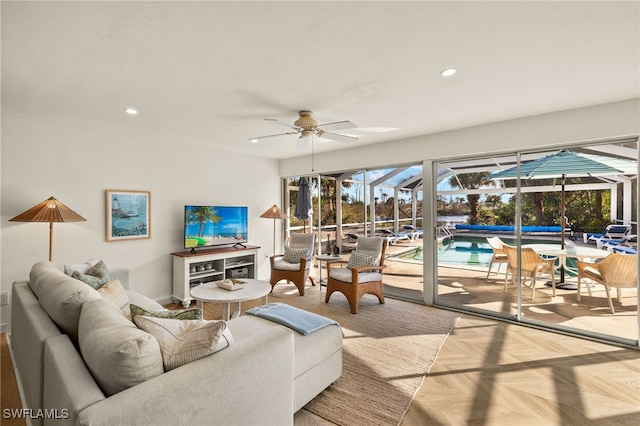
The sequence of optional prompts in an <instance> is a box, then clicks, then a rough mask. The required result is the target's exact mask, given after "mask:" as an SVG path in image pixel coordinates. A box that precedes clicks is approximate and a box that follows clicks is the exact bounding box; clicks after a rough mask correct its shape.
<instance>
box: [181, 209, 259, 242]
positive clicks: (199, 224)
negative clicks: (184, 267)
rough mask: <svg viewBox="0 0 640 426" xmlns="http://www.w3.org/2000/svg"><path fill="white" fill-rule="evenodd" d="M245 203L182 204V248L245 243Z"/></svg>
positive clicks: (246, 226)
mask: <svg viewBox="0 0 640 426" xmlns="http://www.w3.org/2000/svg"><path fill="white" fill-rule="evenodd" d="M247 228H248V219H247V207H230V206H184V248H190V249H194V248H198V247H213V246H222V245H229V244H241V243H246V242H247V241H248V240H247Z"/></svg>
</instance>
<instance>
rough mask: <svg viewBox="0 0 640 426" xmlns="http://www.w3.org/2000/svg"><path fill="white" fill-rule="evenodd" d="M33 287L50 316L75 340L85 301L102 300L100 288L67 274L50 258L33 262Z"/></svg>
mask: <svg viewBox="0 0 640 426" xmlns="http://www.w3.org/2000/svg"><path fill="white" fill-rule="evenodd" d="M29 287H31V290H32V291H33V293H34V294H35V295H36V297H37V298H38V301H39V302H40V306H42V308H43V309H44V310H45V312H46V313H47V315H49V317H50V318H51V319H52V320H53V322H55V323H56V325H57V326H58V327H59V328H60V329H61V330H62V331H64V332H65V333H66V334H68V335H69V337H70V338H71V340H72V341H73V342H74V343H77V342H78V319H79V318H80V309H81V308H82V304H83V303H85V302H87V301H90V300H95V299H102V296H101V295H100V294H99V293H98V292H97V291H96V290H94V289H93V288H91V287H89V286H88V285H86V284H84V283H83V282H81V281H78V280H76V279H74V278H71V277H69V276H67V275H65V274H64V273H63V272H62V271H61V270H59V269H58V268H56V267H55V266H54V265H53V264H52V263H51V262H48V261H43V262H38V263H36V264H35V265H33V267H32V268H31V273H30V275H29Z"/></svg>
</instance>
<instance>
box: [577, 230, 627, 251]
mask: <svg viewBox="0 0 640 426" xmlns="http://www.w3.org/2000/svg"><path fill="white" fill-rule="evenodd" d="M629 234H631V225H607V227H606V228H605V230H604V231H603V232H602V233H601V234H588V233H586V232H585V233H584V234H583V235H582V239H583V241H584V242H585V243H588V242H589V241H595V242H596V245H599V246H602V245H603V244H604V243H603V242H601V243H600V244H598V240H601V239H605V240H614V241H621V240H623V239H624V238H625V237H627V236H628V235H629Z"/></svg>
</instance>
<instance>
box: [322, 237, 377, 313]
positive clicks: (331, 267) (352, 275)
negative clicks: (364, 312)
mask: <svg viewBox="0 0 640 426" xmlns="http://www.w3.org/2000/svg"><path fill="white" fill-rule="evenodd" d="M387 243H388V241H387V240H386V239H384V238H381V237H359V238H358V244H356V249H355V251H354V252H352V253H351V257H350V258H349V261H348V262H346V261H336V262H330V263H327V275H328V278H327V295H326V296H325V299H324V301H325V303H329V298H330V297H331V295H332V294H333V292H335V291H339V292H340V293H342V294H344V295H345V297H346V298H347V301H348V302H349V308H350V309H351V313H352V314H357V313H358V305H359V304H360V299H361V298H362V296H364V295H365V294H373V295H375V296H376V297H377V298H378V300H379V301H380V303H384V291H383V289H382V271H383V269H384V268H385V267H386V265H385V264H384V255H385V252H386V250H387ZM345 264H346V265H345ZM338 265H340V267H336V266H338Z"/></svg>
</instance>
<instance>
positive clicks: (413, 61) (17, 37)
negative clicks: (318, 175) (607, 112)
mask: <svg viewBox="0 0 640 426" xmlns="http://www.w3.org/2000/svg"><path fill="white" fill-rule="evenodd" d="M639 6H640V3H639V2H637V1H629V2H610V1H602V2H593V1H590V2H574V1H558V2H536V1H533V2H502V1H497V2H478V1H473V2H459V1H446V2H397V1H394V2H361V1H357V2H307V1H296V2H269V1H266V2H237V1H236V2H179V1H178V2H64V3H63V2H7V1H2V6H1V7H2V10H1V12H2V108H3V109H6V110H9V111H14V112H18V113H24V114H29V115H36V116H39V117H43V118H45V119H49V120H54V121H57V122H63V123H74V124H76V125H81V126H83V127H90V128H96V129H99V130H107V131H113V132H116V133H117V134H125V135H131V136H132V137H133V138H134V139H135V136H138V135H145V136H151V137H152V138H157V139H158V140H159V141H174V142H175V141H179V142H181V143H191V144H197V145H205V146H214V147H216V148H219V149H225V150H230V151H235V152H246V153H250V154H252V155H257V156H262V157H269V158H276V159H278V158H288V157H294V156H298V155H301V153H300V152H299V151H296V150H295V145H296V137H297V136H283V137H281V138H272V139H268V140H266V141H262V142H261V143H259V144H251V143H250V142H249V140H248V139H249V138H251V137H255V136H260V135H269V134H274V133H281V132H282V131H283V130H284V131H286V128H284V127H281V126H277V125H276V124H274V123H269V122H265V121H264V120H263V119H264V118H276V119H279V120H282V121H285V122H291V123H292V122H293V121H294V120H295V119H296V118H297V112H298V111H299V110H303V109H308V110H311V111H313V112H314V116H315V118H316V119H317V120H318V121H319V122H320V123H326V122H333V121H340V120H351V121H352V122H354V123H356V124H357V125H358V126H359V127H362V128H371V127H394V128H398V130H396V131H393V132H389V133H370V132H363V131H359V132H357V131H352V132H348V133H351V134H356V133H359V134H360V135H362V137H361V138H360V140H359V141H358V142H355V143H354V144H350V146H353V145H365V144H372V143H378V142H384V141H389V140H395V139H401V138H405V137H410V136H416V135H421V134H429V133H434V132H439V131H444V130H450V129H456V128H462V127H467V126H472V125H477V124H482V123H488V122H495V121H501V120H507V119H512V118H517V117H522V116H528V115H535V114H541V113H545V112H551V111H558V110H564V109H570V108H575V107H581V106H587V105H594V104H600V103H607V102H613V101H618V100H624V99H630V98H637V97H639V96H640V22H639V21H640V18H639V16H640V8H639ZM447 67H456V68H458V70H459V72H458V74H456V75H455V76H453V77H450V78H443V77H441V76H440V71H441V70H443V69H444V68H447ZM128 106H132V107H135V108H137V109H138V110H139V111H140V113H139V114H138V115H137V116H135V117H134V116H128V115H126V114H125V113H124V112H123V109H124V108H125V107H128ZM346 146H348V145H345V144H343V143H338V142H323V143H318V144H315V150H316V152H320V151H327V150H335V149H342V148H344V147H346Z"/></svg>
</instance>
